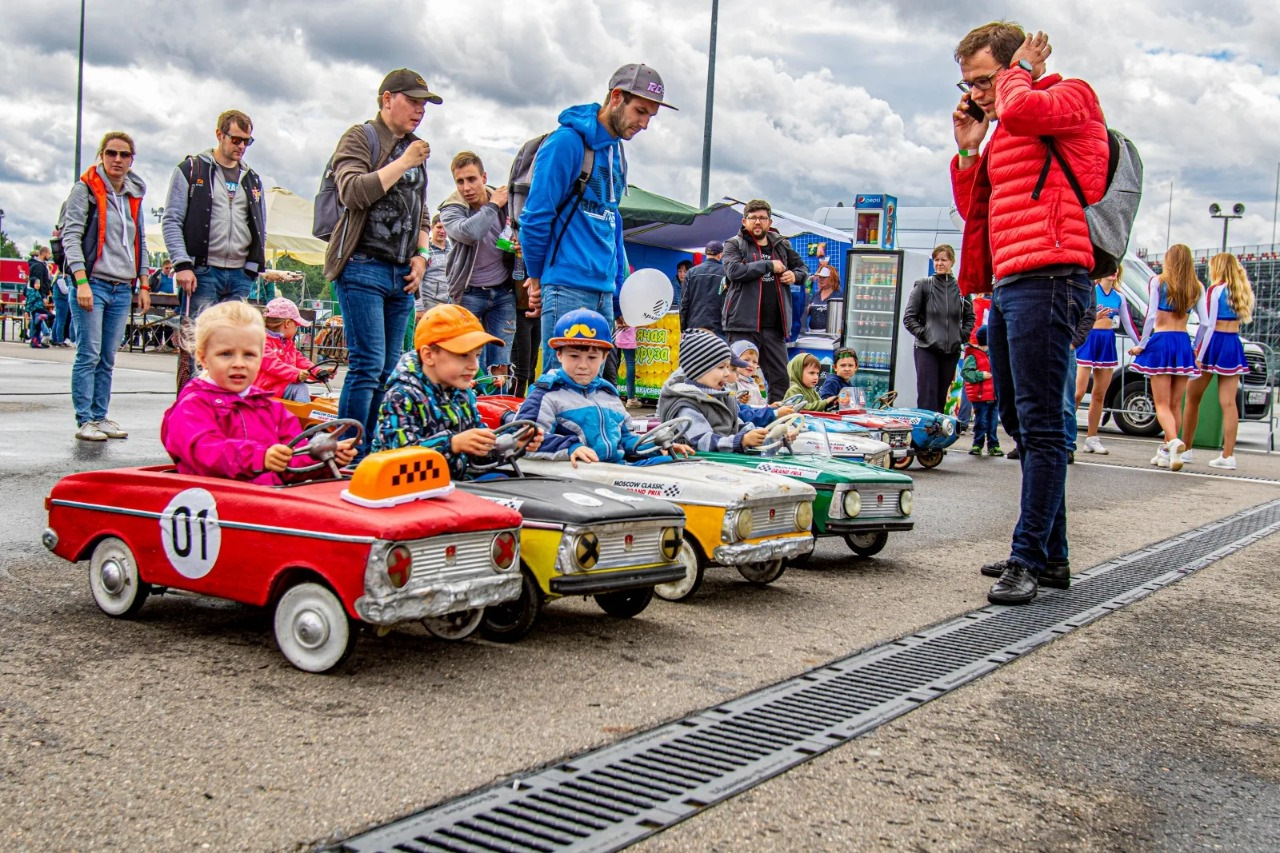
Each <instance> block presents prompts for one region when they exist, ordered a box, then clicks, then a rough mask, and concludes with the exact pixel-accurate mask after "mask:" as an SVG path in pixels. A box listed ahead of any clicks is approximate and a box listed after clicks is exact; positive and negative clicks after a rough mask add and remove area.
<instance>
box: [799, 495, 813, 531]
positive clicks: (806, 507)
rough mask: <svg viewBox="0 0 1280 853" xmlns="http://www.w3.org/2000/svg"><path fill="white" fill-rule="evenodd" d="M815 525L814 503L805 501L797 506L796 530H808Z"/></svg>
mask: <svg viewBox="0 0 1280 853" xmlns="http://www.w3.org/2000/svg"><path fill="white" fill-rule="evenodd" d="M812 526H813V504H811V503H809V502H808V501H804V502H802V503H800V504H798V505H797V506H796V530H808V529H809V528H810V527H812Z"/></svg>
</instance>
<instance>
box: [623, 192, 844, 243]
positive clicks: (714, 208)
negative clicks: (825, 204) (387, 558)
mask: <svg viewBox="0 0 1280 853" xmlns="http://www.w3.org/2000/svg"><path fill="white" fill-rule="evenodd" d="M744 206H745V205H744V203H743V202H741V201H739V200H738V199H735V198H728V197H725V198H723V199H721V200H720V201H718V202H716V203H715V204H713V205H711V206H710V207H708V208H706V209H705V210H702V211H700V212H699V213H698V214H697V215H696V216H695V217H694V220H693V222H691V223H689V224H688V225H673V224H670V223H664V222H654V223H650V224H647V225H639V226H636V227H634V228H629V229H627V230H626V231H624V232H623V237H624V238H625V239H626V241H627V242H629V243H640V244H642V245H646V246H660V247H663V248H667V249H677V250H679V251H682V252H701V251H702V250H703V249H704V248H705V247H706V245H707V243H708V242H710V241H711V240H728V239H729V238H730V237H732V236H733V235H735V234H737V233H738V231H739V230H741V228H742V209H743V207H744ZM773 227H774V228H776V229H777V231H778V233H780V234H781V235H782V236H783V237H794V236H795V235H797V234H817V235H818V236H820V237H826V238H827V239H828V240H832V241H835V242H838V243H848V242H849V235H848V234H847V233H845V232H843V231H840V230H838V229H836V228H832V227H830V226H828V225H823V224H821V223H819V222H814V221H813V220H812V219H806V218H804V217H803V216H796V215H795V214H791V213H787V212H785V211H782V210H778V209H777V208H776V207H775V208H774V209H773Z"/></svg>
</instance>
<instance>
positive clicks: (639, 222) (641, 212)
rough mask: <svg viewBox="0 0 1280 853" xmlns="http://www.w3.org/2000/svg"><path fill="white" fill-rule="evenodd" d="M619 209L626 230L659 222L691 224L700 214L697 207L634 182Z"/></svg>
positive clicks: (628, 188) (628, 186)
mask: <svg viewBox="0 0 1280 853" xmlns="http://www.w3.org/2000/svg"><path fill="white" fill-rule="evenodd" d="M618 209H619V210H620V211H622V227H623V228H624V229H626V230H630V229H632V228H638V227H641V226H644V225H652V224H654V223H659V222H661V223H664V224H667V225H691V224H692V223H693V220H694V218H695V217H697V215H698V208H696V207H690V206H689V205H687V204H685V203H684V202H679V201H676V200H675V199H672V198H666V197H665V196H660V195H658V194H657V193H651V192H649V191H648V190H642V189H640V187H637V186H636V185H634V184H628V185H627V194H626V195H625V196H623V197H622V203H621V204H620V205H618Z"/></svg>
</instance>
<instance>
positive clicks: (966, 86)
mask: <svg viewBox="0 0 1280 853" xmlns="http://www.w3.org/2000/svg"><path fill="white" fill-rule="evenodd" d="M1003 70H1004V69H1003V68H997V69H996V70H995V71H992V72H991V73H990V74H988V75H987V76H986V77H979V78H978V79H977V80H974V81H973V82H969V81H968V80H961V81H960V82H959V83H957V84H956V88H957V89H959V90H960V91H961V92H964V93H966V94H967V93H968V92H969V91H970V90H971V89H977V90H978V91H979V92H985V91H987V90H988V89H990V88H991V87H992V86H994V85H995V83H996V75H997V74H999V73H1000V72H1001V71H1003Z"/></svg>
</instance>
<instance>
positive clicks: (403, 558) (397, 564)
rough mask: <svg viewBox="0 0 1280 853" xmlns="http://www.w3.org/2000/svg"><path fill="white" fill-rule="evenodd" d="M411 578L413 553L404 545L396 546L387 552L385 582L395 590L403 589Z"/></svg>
mask: <svg viewBox="0 0 1280 853" xmlns="http://www.w3.org/2000/svg"><path fill="white" fill-rule="evenodd" d="M412 576H413V552H412V551H410V550H409V549H408V547H407V546H405V545H396V546H395V547H393V548H392V549H391V550H390V551H388V552H387V580H389V581H391V585H392V586H394V587H395V588H396V589H403V588H404V586H405V585H406V584H407V583H409V578H410V577H412Z"/></svg>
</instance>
